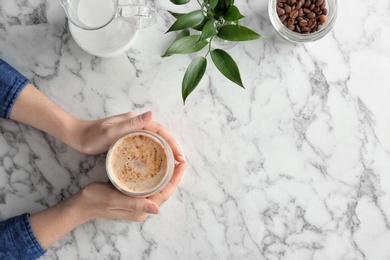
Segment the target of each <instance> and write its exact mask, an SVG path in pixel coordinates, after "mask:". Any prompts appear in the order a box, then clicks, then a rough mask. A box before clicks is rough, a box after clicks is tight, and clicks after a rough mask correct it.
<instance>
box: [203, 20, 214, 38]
mask: <svg viewBox="0 0 390 260" xmlns="http://www.w3.org/2000/svg"><path fill="white" fill-rule="evenodd" d="M214 22H215V21H214V20H213V19H211V20H208V21H207V23H206V24H205V25H204V26H203V30H202V34H201V35H200V38H199V41H203V40H206V39H208V38H210V37H213V36H215V35H216V34H217V32H216V31H215V27H214Z"/></svg>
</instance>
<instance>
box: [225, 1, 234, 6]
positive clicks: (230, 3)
mask: <svg viewBox="0 0 390 260" xmlns="http://www.w3.org/2000/svg"><path fill="white" fill-rule="evenodd" d="M224 1H225V5H226V6H227V7H229V6H230V5H232V4H233V3H234V0H224Z"/></svg>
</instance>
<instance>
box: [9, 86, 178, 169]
mask: <svg viewBox="0 0 390 260" xmlns="http://www.w3.org/2000/svg"><path fill="white" fill-rule="evenodd" d="M10 118H11V119H13V120H15V121H18V122H21V123H24V124H27V125H30V126H33V127H35V128H37V129H40V130H42V131H44V132H46V133H48V134H50V135H52V136H54V137H56V138H58V139H60V140H61V141H62V142H64V143H66V144H68V145H69V146H71V147H73V148H74V149H76V150H79V151H81V152H84V153H87V154H99V153H102V152H105V151H107V150H108V148H109V147H110V145H111V144H112V143H113V142H114V141H115V140H116V139H118V138H119V137H121V136H122V135H124V134H126V133H127V132H129V131H131V130H140V129H145V130H149V131H152V132H155V133H157V134H160V135H161V136H162V137H163V138H165V139H166V140H167V141H168V143H169V145H170V146H171V148H172V150H173V153H174V155H175V159H176V161H178V162H183V161H184V155H183V153H182V152H181V149H180V148H179V145H178V144H177V142H176V141H175V139H174V138H173V137H172V136H171V135H170V134H169V132H168V131H167V130H166V129H165V128H164V127H163V126H162V125H160V124H158V123H156V122H153V121H152V113H151V112H146V113H144V114H141V115H138V116H137V115H136V114H134V113H131V112H130V113H125V114H121V115H116V116H112V117H108V118H104V119H99V120H79V119H77V118H76V117H74V116H73V115H71V114H69V113H67V112H66V111H64V110H63V109H62V108H60V107H59V106H57V104H55V103H54V102H53V101H51V100H50V99H49V98H47V97H46V96H45V95H44V94H42V93H41V92H40V91H39V90H38V89H36V88H35V87H34V86H33V85H32V84H28V85H27V86H26V87H25V88H24V89H23V90H22V92H21V93H20V95H19V96H18V98H17V100H16V102H15V104H14V106H13V108H12V110H11V114H10Z"/></svg>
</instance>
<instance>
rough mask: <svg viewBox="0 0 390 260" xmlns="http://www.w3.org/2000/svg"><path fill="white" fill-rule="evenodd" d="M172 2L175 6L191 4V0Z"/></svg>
mask: <svg viewBox="0 0 390 260" xmlns="http://www.w3.org/2000/svg"><path fill="white" fill-rule="evenodd" d="M171 2H172V3H173V4H175V5H184V4H187V3H189V2H190V0H171Z"/></svg>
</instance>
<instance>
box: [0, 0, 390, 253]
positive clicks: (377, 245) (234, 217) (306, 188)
mask: <svg viewBox="0 0 390 260" xmlns="http://www.w3.org/2000/svg"><path fill="white" fill-rule="evenodd" d="M236 2H237V4H238V5H239V6H240V7H241V9H242V12H243V13H244V14H245V15H246V16H247V18H246V23H247V24H248V26H250V27H251V28H253V29H255V30H257V31H259V32H260V33H262V34H263V35H264V36H265V37H266V38H264V39H262V40H259V41H254V42H248V43H240V44H237V45H235V46H234V47H233V48H231V49H230V50H229V51H230V53H231V55H232V56H233V57H235V58H236V59H237V60H238V65H239V67H240V69H241V73H242V77H243V81H244V84H245V85H246V86H247V88H246V90H243V89H241V88H239V87H236V86H234V85H233V84H232V83H230V82H229V81H227V80H226V79H225V78H224V77H223V76H221V75H220V74H219V72H218V71H217V70H216V69H215V68H214V67H213V66H210V68H209V69H208V71H207V75H206V77H205V78H204V80H203V81H202V82H201V84H200V86H199V87H198V89H196V90H195V91H194V92H193V94H192V95H191V96H190V97H189V98H188V100H187V102H186V106H183V105H182V101H181V92H180V91H181V79H182V75H183V73H184V71H185V68H186V67H187V65H188V64H189V62H190V60H191V57H190V56H189V55H183V56H174V57H170V58H164V59H162V58H161V57H160V56H161V55H162V54H163V52H164V50H165V49H166V47H167V46H168V44H169V43H170V42H171V41H172V39H173V37H174V34H164V32H165V31H166V30H167V28H168V27H169V25H170V24H171V23H172V21H173V19H171V17H170V15H169V14H167V12H166V9H173V8H174V6H173V5H172V4H171V3H170V2H169V1H168V0H159V1H155V2H151V5H153V6H155V8H157V9H158V10H159V16H158V22H157V24H156V25H154V26H153V27H151V28H148V29H145V30H143V31H140V32H139V33H138V36H137V38H136V40H135V41H134V43H133V46H132V48H131V50H130V51H129V52H128V54H127V55H125V54H123V55H122V56H119V57H116V58H112V59H100V58H97V57H94V56H91V55H89V54H87V53H86V52H84V51H83V50H81V49H80V48H79V47H78V46H77V45H76V43H75V42H74V40H73V39H72V37H71V35H70V34H69V31H68V29H67V26H66V19H65V15H64V13H63V12H62V9H61V7H60V5H59V3H58V1H57V0H34V1H32V0H31V1H21V0H17V1H16V0H1V1H0V10H1V12H0V57H1V58H3V59H4V60H6V61H7V62H9V63H10V64H12V65H13V66H14V67H16V68H17V69H18V70H20V71H21V72H22V73H24V74H25V75H26V76H27V77H29V78H30V79H31V80H32V81H33V82H34V83H35V85H36V86H37V87H38V88H39V89H40V90H41V91H42V92H44V93H45V94H46V95H48V96H49V97H50V98H51V99H53V100H54V101H55V102H57V103H58V104H59V105H60V106H61V107H63V108H64V109H65V110H67V111H69V112H71V113H73V114H75V115H76V116H78V117H81V118H84V119H90V118H100V117H105V116H109V115H113V114H117V113H121V112H126V111H130V110H131V111H135V112H137V113H141V112H144V111H147V110H152V111H153V112H154V117H155V119H156V121H159V122H160V123H162V124H164V125H165V126H166V127H167V128H168V129H169V130H170V131H171V132H172V133H173V134H174V135H175V136H176V138H177V139H178V140H179V141H180V143H181V145H182V147H183V149H184V151H185V153H186V156H187V160H188V163H189V167H188V170H187V172H186V176H185V178H184V180H183V181H182V183H181V185H180V188H179V189H178V190H177V191H176V193H175V194H174V195H173V196H172V198H171V199H170V200H169V201H168V202H166V203H165V204H164V206H163V207H162V208H161V213H160V214H159V215H158V216H151V217H149V218H148V219H147V220H146V221H145V222H144V223H127V222H122V221H115V220H106V219H98V220H94V221H90V222H88V223H86V224H84V225H83V226H81V227H79V228H77V229H75V230H74V231H73V232H72V233H70V234H69V235H67V236H66V237H64V238H63V239H62V240H61V241H59V242H58V243H56V244H55V245H54V246H53V247H52V248H50V249H49V250H48V252H47V254H46V255H45V256H44V257H42V259H159V260H160V259H299V260H301V259H375V260H379V259H389V258H390V247H389V244H390V115H389V113H390V102H389V99H390V83H389V76H390V48H389V46H390V16H389V11H390V1H389V0H383V1H374V0H369V1H362V0H359V1H340V2H339V16H338V20H337V22H336V25H335V27H334V29H333V31H332V32H331V33H330V34H329V35H327V36H326V37H325V38H323V39H321V40H320V41H318V42H315V43H310V44H304V45H294V44H291V43H288V42H286V41H284V40H282V39H281V38H280V37H279V36H277V35H276V33H275V31H274V29H273V28H272V26H271V23H270V21H269V17H268V14H267V2H266V1H264V0H263V1H260V0H248V1H238V0H237V1H236ZM209 64H211V63H209ZM0 133H1V135H0V218H1V219H5V218H8V217H10V216H14V215H16V214H20V213H23V212H26V211H29V212H31V213H34V212H37V211H39V210H42V209H44V208H46V207H48V206H51V205H54V204H56V203H57V202H59V201H61V200H62V199H64V198H66V197H68V196H70V194H73V193H75V192H76V191H78V190H79V189H80V188H81V187H83V186H85V185H86V184H87V183H90V182H93V181H106V180H107V177H106V175H105V170H104V164H103V162H104V159H105V155H104V154H103V155H99V156H86V155H83V154H81V153H78V152H76V151H75V150H73V149H70V148H69V147H67V146H66V145H64V144H62V143H61V142H59V141H58V140H55V139H54V138H52V137H51V136H48V135H46V134H43V133H42V132H40V131H37V130H35V129H33V128H31V127H27V126H25V125H21V124H16V123H14V122H11V121H5V120H0Z"/></svg>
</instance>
